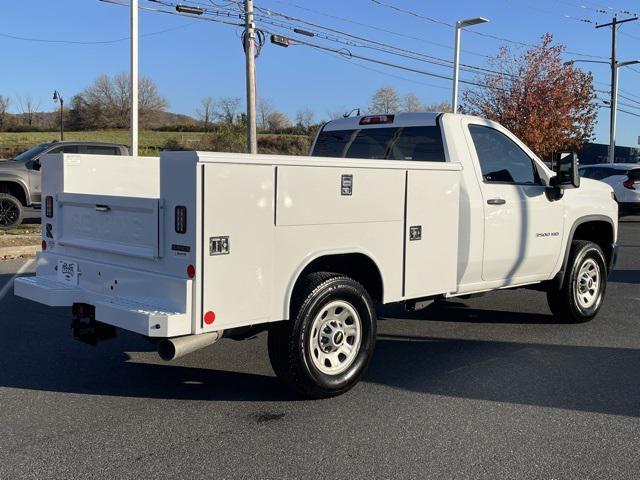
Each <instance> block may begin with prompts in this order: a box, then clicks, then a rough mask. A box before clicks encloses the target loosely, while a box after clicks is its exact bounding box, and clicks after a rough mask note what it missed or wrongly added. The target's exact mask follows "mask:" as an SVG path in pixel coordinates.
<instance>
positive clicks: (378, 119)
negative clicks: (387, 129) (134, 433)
mask: <svg viewBox="0 0 640 480" xmlns="http://www.w3.org/2000/svg"><path fill="white" fill-rule="evenodd" d="M394 118H395V115H369V116H368V117H362V118H361V119H360V125H380V124H382V123H393V119H394Z"/></svg>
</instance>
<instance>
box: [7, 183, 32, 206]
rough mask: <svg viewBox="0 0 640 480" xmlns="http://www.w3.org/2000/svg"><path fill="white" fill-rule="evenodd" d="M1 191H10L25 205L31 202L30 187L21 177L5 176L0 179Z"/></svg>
mask: <svg viewBox="0 0 640 480" xmlns="http://www.w3.org/2000/svg"><path fill="white" fill-rule="evenodd" d="M0 193H8V194H9V195H13V196H14V197H16V198H17V199H18V200H20V203H21V204H22V206H24V207H28V206H29V204H30V201H29V200H30V199H29V189H28V188H27V185H26V184H25V183H24V182H23V181H22V180H20V179H19V178H3V179H0Z"/></svg>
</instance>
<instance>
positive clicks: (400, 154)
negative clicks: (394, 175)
mask: <svg viewBox="0 0 640 480" xmlns="http://www.w3.org/2000/svg"><path fill="white" fill-rule="evenodd" d="M311 155H312V156H316V157H343V158H344V157H346V158H370V159H386V160H421V161H428V162H444V161H446V160H445V154H444V146H443V143H442V135H441V133H440V128H439V127H437V126H432V127H400V128H397V127H396V128H393V127H392V128H363V129H358V130H331V131H323V132H321V133H320V135H319V136H318V139H317V141H316V144H315V147H314V149H313V152H312V154H311Z"/></svg>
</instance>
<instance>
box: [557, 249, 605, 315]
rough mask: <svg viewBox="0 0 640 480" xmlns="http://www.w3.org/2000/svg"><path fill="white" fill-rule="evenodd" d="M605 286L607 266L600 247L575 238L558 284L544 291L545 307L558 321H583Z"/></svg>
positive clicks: (597, 305) (595, 306) (592, 311)
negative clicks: (546, 303)
mask: <svg viewBox="0 0 640 480" xmlns="http://www.w3.org/2000/svg"><path fill="white" fill-rule="evenodd" d="M606 287H607V266H606V263H605V259H604V254H603V253H602V249H601V248H600V247H599V246H598V245H597V244H595V243H593V242H588V241H584V240H575V241H574V242H572V244H571V251H570V253H569V261H568V262H567V271H566V273H565V276H564V280H563V282H562V285H561V286H560V288H557V287H551V288H550V289H549V290H548V291H547V300H548V303H549V308H550V309H551V312H552V313H553V314H554V315H555V317H556V318H557V319H558V320H560V321H562V322H565V323H579V322H586V321H588V320H591V319H592V318H593V317H595V316H596V315H597V313H598V311H599V310H600V307H601V306H602V301H603V299H604V293H605V290H606Z"/></svg>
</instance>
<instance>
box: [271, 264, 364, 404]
mask: <svg viewBox="0 0 640 480" xmlns="http://www.w3.org/2000/svg"><path fill="white" fill-rule="evenodd" d="M340 303H343V304H346V305H347V306H348V307H351V310H350V312H355V313H356V315H351V313H349V312H346V314H347V315H350V316H349V317H347V319H346V320H345V324H346V323H348V322H349V321H350V322H351V325H353V324H354V322H358V321H359V325H360V331H359V334H358V335H359V336H360V341H359V346H358V348H357V349H356V348H355V346H354V349H353V350H352V352H353V353H350V354H349V357H345V358H347V359H350V361H349V362H348V363H347V362H345V364H344V365H342V366H340V365H337V366H336V368H342V367H344V368H346V370H344V371H341V372H337V373H336V374H328V373H326V372H323V371H321V369H320V368H321V367H319V366H317V363H322V357H319V356H318V349H317V348H314V345H319V343H315V342H316V337H318V338H317V341H318V342H320V340H323V339H320V337H322V336H323V335H322V332H326V331H327V330H325V329H322V328H318V326H319V325H322V322H327V321H328V320H329V317H330V316H329V315H327V316H323V314H326V313H327V311H328V310H326V309H330V308H331V306H332V305H336V304H338V305H339V304H340ZM348 307H347V308H348ZM333 308H334V311H333V315H335V314H336V312H342V310H341V309H340V307H339V306H338V307H333ZM323 309H325V311H324V312H323ZM317 322H320V323H317ZM312 328H313V329H314V330H312ZM376 331H377V325H376V313H375V310H374V308H373V302H372V301H371V298H370V297H369V294H368V293H367V291H366V290H365V289H364V287H363V286H362V285H360V284H359V283H358V282H356V281H355V280H353V279H351V278H349V277H346V276H344V275H339V274H336V273H329V272H317V273H312V274H310V275H308V276H307V277H306V278H304V279H302V280H301V284H300V286H299V287H296V290H295V292H294V295H293V298H292V299H291V319H290V320H289V321H286V322H282V323H280V324H278V325H275V326H274V327H272V328H271V329H270V330H269V340H268V345H269V358H270V360H271V365H272V367H273V370H274V372H275V373H276V375H277V376H278V377H279V378H280V379H281V380H282V381H283V382H284V383H285V384H287V385H288V386H289V387H290V388H292V389H293V390H294V391H296V392H297V393H299V394H301V395H302V396H304V397H306V398H328V397H334V396H337V395H341V394H343V393H345V392H346V391H348V390H349V389H351V388H352V387H353V386H354V385H355V384H356V383H358V381H359V380H360V377H361V376H362V374H363V373H364V372H365V370H366V368H367V366H368V365H369V362H370V361H371V357H372V354H373V349H374V347H375V343H376ZM315 332H317V335H316V336H314V335H313V334H314V333H315ZM332 334H333V333H332ZM336 338H341V339H342V340H341V343H344V342H349V338H352V339H353V338H357V337H356V336H353V337H348V334H347V333H346V329H345V331H344V332H343V336H341V337H339V336H338V331H336V335H335V336H334V337H332V341H335V339H336ZM324 340H326V339H324ZM353 341H355V340H353ZM320 343H322V342H320ZM332 345H333V344H332ZM327 348H332V347H331V345H328V346H327ZM336 348H339V347H336ZM323 352H324V350H323ZM323 354H324V353H323ZM312 355H314V356H315V357H316V358H315V359H314V358H312ZM331 355H337V354H336V353H334V352H332V353H331ZM326 361H327V360H325V362H326ZM338 362H339V361H338ZM323 367H324V368H329V367H331V364H330V362H329V365H326V364H325V365H323Z"/></svg>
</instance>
